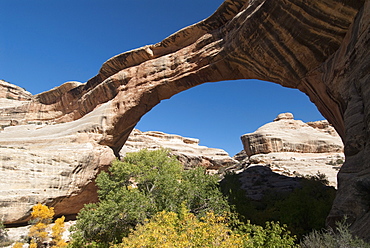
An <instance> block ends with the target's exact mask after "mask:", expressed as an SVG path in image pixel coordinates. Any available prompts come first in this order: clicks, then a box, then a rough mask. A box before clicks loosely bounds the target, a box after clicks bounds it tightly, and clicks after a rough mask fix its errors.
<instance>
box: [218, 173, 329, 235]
mask: <svg viewBox="0 0 370 248" xmlns="http://www.w3.org/2000/svg"><path fill="white" fill-rule="evenodd" d="M300 182H301V187H299V188H296V189H294V190H293V191H292V192H290V193H279V192H276V191H273V190H271V191H270V192H266V194H265V195H264V197H263V198H262V199H261V200H259V201H257V200H252V199H249V198H247V197H246V193H245V191H244V190H243V189H241V183H240V181H239V175H235V174H228V175H226V176H225V178H224V180H223V181H222V183H221V189H222V192H223V194H224V195H225V196H226V197H227V198H228V201H229V204H230V205H232V206H233V209H234V211H235V212H237V213H238V214H239V215H240V218H241V219H242V220H244V221H247V220H250V222H251V223H253V224H257V225H264V223H265V222H267V221H279V222H280V223H284V224H286V225H287V226H288V229H289V230H290V231H291V232H292V234H294V235H297V236H298V238H301V237H302V236H303V235H304V234H307V233H309V232H311V231H312V230H313V229H318V230H320V229H322V228H324V227H325V220H326V216H327V215H328V214H329V211H330V208H331V205H332V202H333V200H334V197H335V192H336V191H335V189H334V188H333V187H328V186H327V183H328V182H327V179H326V177H325V175H323V174H317V175H315V176H309V177H305V178H301V179H300Z"/></svg>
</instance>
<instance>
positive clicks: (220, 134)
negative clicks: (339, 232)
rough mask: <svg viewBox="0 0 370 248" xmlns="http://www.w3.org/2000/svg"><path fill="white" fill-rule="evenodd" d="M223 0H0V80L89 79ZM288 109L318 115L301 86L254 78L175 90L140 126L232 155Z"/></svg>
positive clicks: (42, 86)
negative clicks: (114, 59)
mask: <svg viewBox="0 0 370 248" xmlns="http://www.w3.org/2000/svg"><path fill="white" fill-rule="evenodd" d="M222 2H223V0H187V1H174V0H159V1H153V0H136V1H129V0H106V1H102V0H78V1H75V0H63V1H61V0H60V1H59V0H53V1H50V0H34V1H29V0H0V16H1V18H2V20H1V22H0V33H1V35H2V37H1V38H0V79H4V80H5V81H8V82H10V83H13V84H16V85H19V86H21V87H24V88H26V89H27V90H28V91H30V92H31V93H33V94H37V93H40V92H43V91H46V90H49V89H51V88H53V87H56V86H59V85H61V84H62V83H64V82H66V81H80V82H86V81H87V80H88V79H89V78H91V77H93V76H94V75H96V74H97V73H98V71H99V69H100V67H101V65H102V64H103V63H104V62H105V61H106V60H107V59H109V58H111V57H113V56H115V55H117V54H119V53H122V52H125V51H128V50H131V49H134V48H138V47H141V46H144V45H148V44H154V43H157V42H159V41H161V40H163V39H164V38H166V37H167V36H169V35H171V34H172V33H174V32H176V31H178V30H179V29H181V28H183V27H186V26H188V25H191V24H194V23H196V22H198V21H201V20H203V19H204V18H207V17H208V16H210V15H211V14H212V13H213V12H214V11H215V10H216V9H217V8H218V7H219V6H220V5H221V3H222ZM282 112H292V113H293V114H294V115H295V117H296V119H302V120H303V121H314V120H320V119H323V117H322V116H321V114H320V113H319V112H318V111H317V109H316V107H315V106H314V105H313V104H312V103H311V102H310V101H309V100H308V98H307V97H306V96H305V95H304V94H303V93H301V92H299V91H298V90H294V89H287V88H283V87H281V86H279V85H276V84H272V83H267V82H259V81H256V80H238V81H233V82H218V83H206V84H203V85H200V86H197V87H194V88H192V89H190V90H188V91H185V92H182V93H180V94H178V95H175V96H173V97H172V98H171V99H170V100H165V101H163V102H162V103H161V104H159V105H158V106H156V107H155V108H154V109H153V110H152V111H151V112H149V113H148V114H147V115H145V116H144V117H143V118H142V120H141V121H140V123H139V124H138V126H137V127H138V128H139V129H141V130H142V131H147V130H153V131H157V130H158V131H163V132H167V133H173V134H179V135H182V136H187V137H194V138H198V139H200V141H201V144H202V145H206V146H209V147H216V148H223V149H225V150H226V151H227V152H229V154H230V155H234V154H235V153H237V152H239V151H240V150H241V149H242V145H241V142H240V136H241V135H242V134H244V133H247V132H253V131H255V129H257V128H258V127H260V126H261V125H263V124H265V123H267V122H270V121H272V120H273V119H274V118H275V117H276V115H277V114H279V113H282Z"/></svg>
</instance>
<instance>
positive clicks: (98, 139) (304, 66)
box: [0, 0, 370, 238]
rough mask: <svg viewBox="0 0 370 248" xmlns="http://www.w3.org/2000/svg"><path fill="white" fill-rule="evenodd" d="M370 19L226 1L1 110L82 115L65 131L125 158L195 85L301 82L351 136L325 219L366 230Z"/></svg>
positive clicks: (258, 1) (319, 8)
mask: <svg viewBox="0 0 370 248" xmlns="http://www.w3.org/2000/svg"><path fill="white" fill-rule="evenodd" d="M369 19H370V1H369V0H356V1H353V0H325V1H322V0H319V1H303V0H288V1H282V0H276V1H268V0H254V1H251V0H226V1H225V2H224V3H223V4H222V5H221V6H220V7H219V9H218V10H217V11H216V12H215V13H214V14H213V15H212V16H210V17H209V18H207V19H205V20H204V21H201V22H199V23H197V24H194V25H192V26H189V27H186V28H184V29H182V30H180V31H178V32H177V33H175V34H173V35H171V36H169V37H168V38H166V39H164V40H163V41H161V42H159V43H157V44H154V45H148V46H145V47H142V48H139V49H136V50H133V51H129V52H126V53H123V54H120V55H117V56H115V57H113V58H111V59H109V60H108V61H107V62H105V63H104V64H103V66H102V67H101V69H100V71H99V73H98V74H97V75H96V76H95V77H94V78H92V79H91V80H89V81H88V82H87V83H84V84H76V83H73V82H70V83H66V84H64V85H62V86H61V87H58V88H55V89H53V90H51V91H48V92H45V93H42V94H39V95H37V96H35V97H33V98H32V100H31V101H29V102H27V103H25V104H22V105H20V106H17V107H13V108H8V109H2V113H3V114H4V115H5V114H6V113H9V112H11V111H13V112H14V111H16V112H17V114H18V117H19V120H18V122H22V121H23V122H27V121H29V120H33V121H38V122H41V123H44V122H49V123H65V124H66V123H75V124H77V123H80V122H81V121H80V122H79V120H81V119H83V118H85V119H84V120H85V121H84V123H85V124H84V125H73V126H70V128H69V129H68V132H63V133H62V134H61V138H62V139H67V140H65V142H71V140H68V137H70V136H68V135H69V131H71V130H74V131H77V129H80V130H78V132H77V133H79V134H80V135H81V134H83V133H86V130H90V131H89V133H93V135H90V136H89V137H88V138H89V139H91V140H93V146H96V147H100V149H101V150H102V151H108V150H107V149H109V148H111V149H112V150H113V153H114V155H116V156H119V151H120V150H121V148H122V147H123V145H124V144H125V142H126V140H127V139H128V137H129V134H130V133H131V131H132V130H133V128H134V126H135V125H136V123H137V122H138V121H139V120H140V118H141V117H142V116H143V115H144V114H145V113H147V112H148V111H150V109H152V108H153V107H154V106H155V105H156V104H158V103H160V101H161V100H163V99H168V98H170V97H171V96H173V95H174V94H177V93H179V92H181V91H184V90H186V89H189V88H191V87H194V86H196V85H199V84H202V83H205V82H216V81H222V80H234V79H250V78H254V79H261V80H266V81H271V82H275V83H278V84H280V85H282V86H285V87H291V88H297V89H299V90H301V91H302V92H304V93H306V94H307V95H308V96H309V97H310V99H311V101H312V102H314V103H315V105H316V106H317V107H318V109H319V111H320V112H321V113H322V114H323V116H324V117H325V118H326V119H328V121H329V122H330V123H331V124H332V125H333V126H334V127H335V129H336V130H337V132H338V133H339V135H340V136H341V138H342V140H343V142H344V152H345V155H346V162H345V164H344V165H343V167H342V169H341V170H340V173H339V176H338V182H339V185H338V194H337V197H336V200H335V202H334V205H333V208H332V211H331V213H330V216H329V217H328V223H329V224H333V223H334V222H335V221H336V220H338V219H340V218H342V217H343V216H344V215H347V216H348V217H349V222H350V223H351V224H352V227H351V228H352V230H353V231H354V232H355V233H356V234H358V235H360V236H361V237H367V238H369V237H370V230H369V229H368V228H365V227H366V226H368V225H369V223H370V208H369V202H368V199H369V195H370V181H369V175H370V164H369V163H370V162H369V161H370V159H369V156H370V155H369V154H370V153H369V149H370V147H369V143H368V141H369V122H370V110H369V107H370V100H369V99H370V84H369V78H370V75H369V71H370V63H369V60H370V54H369V53H370V49H369V43H370V32H369ZM91 116H94V118H91ZM95 117H96V118H95ZM2 118H3V121H4V116H2ZM86 118H90V119H94V121H88V122H86ZM58 125H63V124H58ZM58 125H55V126H54V127H55V128H56V129H57V128H58ZM92 130H93V131H94V132H91V131H92ZM30 132H37V130H31V131H30ZM50 132H52V131H51V130H50ZM24 135H27V134H24ZM40 137H41V136H40ZM0 138H1V137H0ZM40 139H41V138H40ZM42 139H44V137H43V138H42ZM13 141H14V142H15V143H16V142H17V140H16V138H15V137H13ZM9 145H11V142H9Z"/></svg>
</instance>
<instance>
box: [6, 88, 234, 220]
mask: <svg viewBox="0 0 370 248" xmlns="http://www.w3.org/2000/svg"><path fill="white" fill-rule="evenodd" d="M6 86H7V87H8V88H10V89H12V92H13V89H20V88H19V87H17V86H15V85H11V84H6ZM4 91H6V92H8V90H4ZM24 93H25V92H24V90H20V91H18V92H13V93H12V98H10V97H6V96H8V95H6V94H3V95H2V96H3V97H1V96H0V102H1V103H2V105H1V107H0V113H2V114H3V115H2V116H3V117H4V125H3V126H2V130H0V176H1V181H0V189H1V190H0V218H1V220H2V221H4V222H5V223H8V224H10V223H11V224H17V223H25V222H27V220H28V219H29V215H30V211H31V208H32V206H33V205H35V204H37V203H38V202H42V203H46V204H48V205H51V206H54V207H55V212H56V215H66V216H71V217H73V216H74V215H75V214H76V213H78V211H79V210H80V209H81V208H82V207H83V205H84V204H86V203H91V202H96V201H97V200H98V198H97V192H96V187H95V184H94V179H95V177H96V175H97V174H98V173H99V171H101V170H104V169H106V168H107V167H108V166H109V164H110V163H111V161H112V160H114V159H115V156H114V153H113V150H112V149H111V148H109V147H108V146H103V145H100V144H99V142H98V141H99V137H100V135H101V132H102V131H101V130H100V126H99V125H100V120H101V119H100V118H101V116H102V115H103V113H104V110H105V106H104V104H103V105H102V106H101V107H100V108H99V110H98V109H97V110H95V111H92V112H91V113H88V114H87V115H85V116H83V117H82V118H80V119H78V120H75V121H71V122H66V123H58V124H57V123H52V122H49V121H44V122H43V121H39V120H31V119H28V120H27V121H26V120H25V119H19V115H18V114H17V112H16V110H17V108H18V107H22V106H23V105H26V104H28V101H29V99H31V98H32V95H31V94H29V93H28V94H26V95H25V96H27V97H28V98H25V99H24V98H23V96H24ZM4 97H5V98H4ZM15 106H16V107H17V108H14V109H13V108H12V107H15ZM9 109H13V110H14V111H8V110H9ZM4 110H6V112H2V111H4ZM24 114H26V113H24ZM22 116H23V117H24V116H25V115H22ZM5 119H6V120H7V121H5ZM15 120H17V122H15ZM18 120H19V122H18ZM160 148H164V149H168V150H169V151H170V152H171V153H172V154H173V155H175V156H176V157H177V158H178V159H179V161H180V162H182V164H183V165H184V167H185V168H186V169H190V168H194V167H198V166H202V167H204V168H206V169H207V170H208V171H209V172H213V173H217V172H218V171H219V170H220V169H222V168H225V167H228V166H231V165H234V164H236V163H237V161H236V160H234V159H232V158H230V156H229V155H228V154H227V153H226V152H225V151H224V150H221V149H214V148H208V147H205V146H200V145H199V140H198V139H194V138H184V137H181V136H179V135H170V134H165V133H162V132H154V131H150V132H141V131H139V130H137V129H134V130H133V131H132V133H131V135H130V136H129V139H128V141H127V142H126V144H125V146H124V147H123V148H122V149H121V151H120V154H121V156H122V157H124V156H125V154H126V153H127V152H136V151H139V150H141V149H150V150H154V149H160Z"/></svg>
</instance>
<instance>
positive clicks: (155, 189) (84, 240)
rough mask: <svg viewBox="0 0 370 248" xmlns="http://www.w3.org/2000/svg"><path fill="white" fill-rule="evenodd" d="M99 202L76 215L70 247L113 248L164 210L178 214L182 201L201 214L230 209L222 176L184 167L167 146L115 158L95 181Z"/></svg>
mask: <svg viewBox="0 0 370 248" xmlns="http://www.w3.org/2000/svg"><path fill="white" fill-rule="evenodd" d="M96 184H97V186H98V189H99V190H98V195H99V200H100V202H99V203H96V204H88V205H86V206H85V207H84V209H82V210H81V211H80V213H79V214H78V216H77V223H76V228H75V233H74V234H73V242H72V244H71V247H109V245H110V244H117V243H120V242H121V241H122V238H123V237H125V236H127V235H128V233H129V232H130V230H131V229H132V228H134V227H135V226H136V225H137V224H140V223H143V222H144V220H145V219H148V218H150V217H152V216H153V215H154V214H156V213H157V212H161V211H163V210H165V211H169V212H174V213H179V211H180V208H181V204H182V203H183V202H186V208H188V209H190V211H191V212H192V213H193V214H195V215H197V216H205V215H206V213H207V212H209V211H213V212H214V213H215V214H221V213H223V212H224V211H228V210H229V205H228V203H227V201H226V199H225V198H224V197H223V195H222V194H221V192H220V190H219V188H218V177H217V176H211V175H208V174H206V173H205V169H204V168H197V169H195V170H188V171H186V170H183V167H182V165H181V163H180V162H178V161H177V160H176V159H175V158H174V157H170V156H168V152H167V151H166V150H156V151H148V150H141V151H140V152H137V153H129V154H127V156H126V157H125V159H124V161H123V162H122V161H118V160H117V161H115V162H113V164H112V166H111V167H110V168H109V172H102V173H100V174H99V175H98V177H97V179H96Z"/></svg>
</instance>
